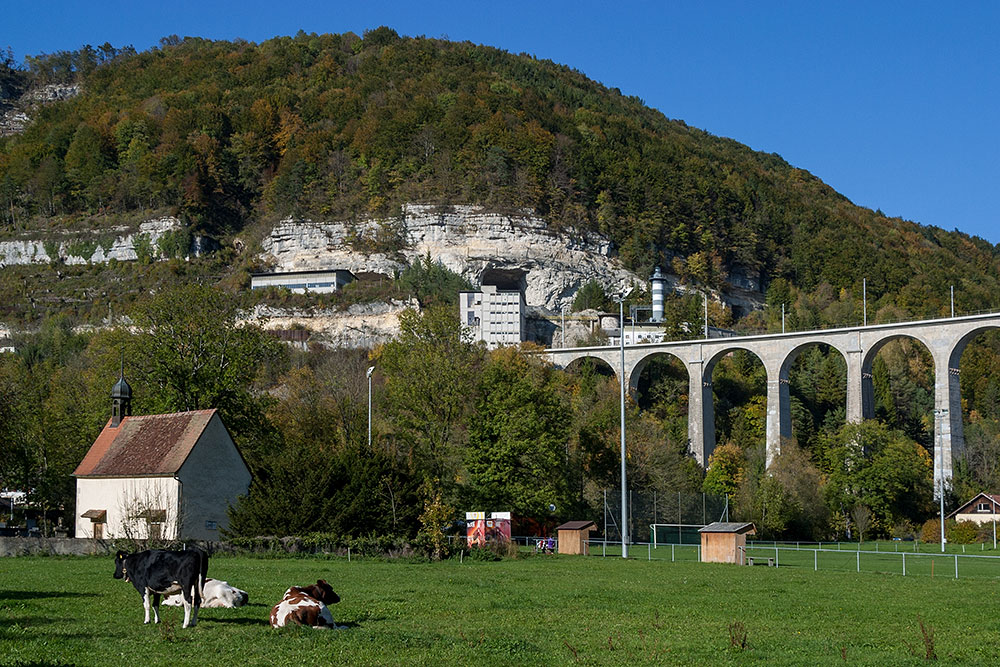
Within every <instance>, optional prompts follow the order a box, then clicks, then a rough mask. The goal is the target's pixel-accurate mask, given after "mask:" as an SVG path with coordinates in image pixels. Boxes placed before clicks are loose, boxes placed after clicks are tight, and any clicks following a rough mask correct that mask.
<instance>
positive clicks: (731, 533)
mask: <svg viewBox="0 0 1000 667" xmlns="http://www.w3.org/2000/svg"><path fill="white" fill-rule="evenodd" d="M698 532H699V533H701V562H702V563H737V564H739V565H743V564H744V561H745V557H746V546H747V535H756V534H757V529H756V528H755V527H754V525H753V524H752V523H729V522H723V521H716V522H715V523H711V524H709V525H707V526H705V527H704V528H701V529H700V530H698Z"/></svg>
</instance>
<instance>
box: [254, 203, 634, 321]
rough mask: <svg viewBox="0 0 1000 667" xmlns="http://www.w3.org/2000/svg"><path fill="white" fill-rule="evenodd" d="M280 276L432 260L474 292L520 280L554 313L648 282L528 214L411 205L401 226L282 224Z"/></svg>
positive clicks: (276, 240) (277, 232) (576, 235)
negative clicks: (592, 290) (496, 281)
mask: <svg viewBox="0 0 1000 667" xmlns="http://www.w3.org/2000/svg"><path fill="white" fill-rule="evenodd" d="M392 236H396V237H397V238H398V241H399V245H400V246H402V248H401V250H399V251H398V252H393V253H391V254H390V253H387V252H365V251H364V246H365V244H366V243H368V240H370V239H378V238H385V237H392ZM262 248H263V255H262V259H263V260H264V261H265V262H266V263H268V264H269V265H271V266H272V267H273V268H274V270H275V271H302V270H307V269H309V270H311V269H347V270H349V271H351V272H354V273H362V272H377V273H384V274H386V275H393V274H394V273H395V272H398V271H400V270H402V269H403V268H405V266H406V265H407V264H408V263H412V262H413V261H415V260H416V259H418V258H423V257H426V256H429V257H430V258H431V259H432V260H433V261H437V262H441V263H442V264H443V265H444V266H446V267H448V268H449V269H451V270H452V271H454V272H456V273H458V274H461V275H462V276H464V277H465V278H466V279H468V280H469V281H470V282H471V283H472V284H474V285H479V284H480V283H481V282H482V280H483V277H484V276H488V275H489V274H490V273H493V274H498V275H507V276H511V275H514V276H519V277H520V280H521V282H522V285H523V288H524V295H525V301H526V302H527V304H528V305H529V306H534V307H537V308H541V309H544V310H548V311H551V312H559V311H560V310H561V309H562V308H563V307H569V306H570V305H571V304H572V301H573V297H574V295H575V294H576V292H577V290H578V289H579V288H580V287H582V286H583V285H584V284H586V283H587V282H589V281H591V280H596V281H598V282H599V283H601V284H602V285H603V286H604V288H605V290H606V291H609V292H613V291H616V290H617V289H619V288H620V286H621V285H623V284H626V283H632V282H635V283H644V282H645V281H646V278H645V277H640V276H637V275H636V274H634V273H632V272H630V271H628V270H626V269H624V268H622V266H621V265H620V264H619V263H618V261H617V260H616V259H615V258H613V257H612V255H611V244H610V242H609V241H608V240H607V239H606V238H604V237H602V236H599V235H597V234H593V233H587V232H582V231H576V230H567V231H565V232H556V231H553V230H551V229H550V228H549V227H548V225H547V224H546V222H545V221H544V220H543V219H541V218H539V217H537V216H535V215H531V214H529V213H521V214H501V213H489V212H485V211H483V210H481V209H478V208H475V207H471V206H454V207H448V208H440V207H435V206H423V205H413V204H411V205H408V206H406V207H405V208H404V210H403V215H402V217H401V218H399V219H390V220H366V221H363V222H351V221H348V222H312V221H294V220H285V221H283V222H281V223H279V224H278V225H277V226H275V227H274V229H273V230H272V232H271V234H270V235H269V236H268V237H267V238H265V239H264V241H263V242H262Z"/></svg>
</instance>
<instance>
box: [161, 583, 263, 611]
mask: <svg viewBox="0 0 1000 667" xmlns="http://www.w3.org/2000/svg"><path fill="white" fill-rule="evenodd" d="M249 600H250V594H249V593H247V592H246V591H242V590H240V589H238V588H236V587H235V586H230V585H229V582H227V581H219V580H218V579H211V578H209V579H206V580H205V586H204V588H203V589H202V592H201V606H202V607H208V608H209V609H212V608H222V607H224V608H226V609H235V608H236V607H242V606H243V605H245V604H246V603H247V602H249ZM163 604H166V605H170V606H172V607H179V606H181V605H182V604H184V598H183V596H181V595H180V594H179V593H178V594H175V595H168V596H166V597H165V598H163Z"/></svg>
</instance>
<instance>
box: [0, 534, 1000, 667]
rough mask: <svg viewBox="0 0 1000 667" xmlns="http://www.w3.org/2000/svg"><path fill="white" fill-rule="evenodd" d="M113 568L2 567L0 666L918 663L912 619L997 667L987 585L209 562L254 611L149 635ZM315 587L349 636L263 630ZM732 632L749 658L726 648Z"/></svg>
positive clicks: (480, 565) (695, 567)
mask: <svg viewBox="0 0 1000 667" xmlns="http://www.w3.org/2000/svg"><path fill="white" fill-rule="evenodd" d="M635 555H636V556H638V555H639V554H638V553H637V554H635ZM643 555H645V554H643ZM112 571H113V563H112V559H111V558H110V557H103V558H5V559H0V664H2V665H16V664H30V663H43V664H67V665H68V664H74V665H138V664H142V665H160V664H163V665H177V664H213V665H217V664H225V665H237V664H238V665H275V664H276V665H287V664H307V663H312V664H333V663H338V664H339V663H347V664H406V665H410V664H417V665H439V664H452V665H467V664H486V665H491V664H573V663H582V664H591V665H594V664H628V665H633V664H692V665H694V664H741V665H742V664H747V663H764V662H767V663H769V664H788V665H805V664H834V663H842V662H843V661H844V659H845V658H846V660H847V662H848V663H850V664H871V665H875V664H878V665H885V664H917V663H922V662H924V656H925V652H926V644H925V640H924V638H923V634H922V633H921V628H920V619H922V621H923V623H924V626H925V628H926V629H927V630H928V631H929V632H933V646H934V650H935V652H936V654H937V656H938V658H939V661H941V662H946V663H952V664H963V665H974V664H983V665H988V664H997V663H998V662H1000V632H998V631H997V625H996V622H995V617H996V610H997V608H998V602H1000V591H998V580H997V579H996V578H989V577H980V578H968V579H958V580H955V579H953V578H945V577H935V578H933V579H931V578H930V577H926V576H914V577H906V578H904V577H901V576H899V575H891V574H875V573H865V572H863V573H861V574H858V573H855V572H836V571H820V572H813V571H812V570H810V569H807V568H803V567H787V568H786V567H778V568H772V567H753V568H749V567H738V566H732V565H716V564H700V563H695V562H690V561H682V562H675V563H671V562H669V561H662V560H661V561H646V560H639V559H636V560H631V561H622V560H621V559H617V558H606V559H605V558H594V557H590V558H584V557H564V556H536V557H528V558H522V559H518V560H508V561H504V562H497V563H484V562H470V561H469V560H466V561H465V562H464V563H460V562H458V561H447V562H442V563H406V562H384V561H378V560H357V559H356V560H354V561H353V562H350V563H348V562H347V561H346V560H343V559H340V560H320V559H281V560H269V559H253V558H242V557H241V558H236V557H228V558H227V557H217V558H214V559H213V560H212V562H211V564H210V567H209V574H210V575H212V576H215V577H218V578H222V579H227V580H228V581H230V582H231V583H232V584H234V585H236V586H239V587H241V588H244V589H246V590H247V591H249V593H250V602H251V603H250V604H249V605H248V606H246V607H243V608H241V609H205V610H203V611H202V613H201V617H200V621H199V624H198V626H197V627H195V628H188V629H182V628H181V627H180V624H181V620H182V618H183V610H182V609H181V608H179V607H162V608H161V612H162V613H161V616H162V618H163V622H162V623H161V624H160V625H159V626H154V625H149V626H144V625H143V624H142V618H143V611H142V603H141V599H140V597H139V595H138V594H137V593H136V592H135V590H134V589H133V588H132V586H131V585H129V584H127V583H125V582H122V581H117V580H114V579H112V577H111V573H112ZM317 578H325V579H327V580H329V581H330V582H331V583H332V584H333V585H334V588H335V590H336V591H337V592H338V593H339V594H340V595H341V598H342V601H341V603H340V604H338V605H335V606H333V607H332V611H333V614H334V618H335V619H336V620H337V622H338V623H341V624H346V625H347V626H349V627H348V629H346V630H342V631H321V630H311V629H301V628H285V629H282V630H274V629H272V628H271V627H270V626H269V625H268V614H269V612H270V608H271V606H272V605H273V604H274V603H275V602H276V601H277V600H278V599H279V598H280V597H281V595H282V593H283V592H284V589H285V588H286V587H287V586H288V585H291V584H306V583H309V582H311V581H314V580H315V579H317ZM741 629H742V630H744V631H745V633H746V647H745V648H742V647H736V646H733V639H732V636H733V634H734V633H735V634H736V635H739V634H740V630H741ZM737 638H738V637H737ZM737 643H740V642H737Z"/></svg>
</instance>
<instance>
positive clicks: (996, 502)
mask: <svg viewBox="0 0 1000 667" xmlns="http://www.w3.org/2000/svg"><path fill="white" fill-rule="evenodd" d="M980 499H983V500H986V501H988V502H990V503H991V505H990V507H991V508H992V511H991V512H990V513H991V514H992V513H996V512H997V510H1000V495H997V494H995V493H983V492H980V493H978V494H976V496H975V497H974V498H972V500H968V501H966V502H964V503H962V505H960V506H959V508H958V509H957V510H955V511H954V512H952V513H951V514H949V515H948V516H946V517H945V519H952V518H954V517H955V515H956V514H975V513H976V512H975V511H974V510H972V506H973V505H975V504H977V503H978V502H979V500H980Z"/></svg>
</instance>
